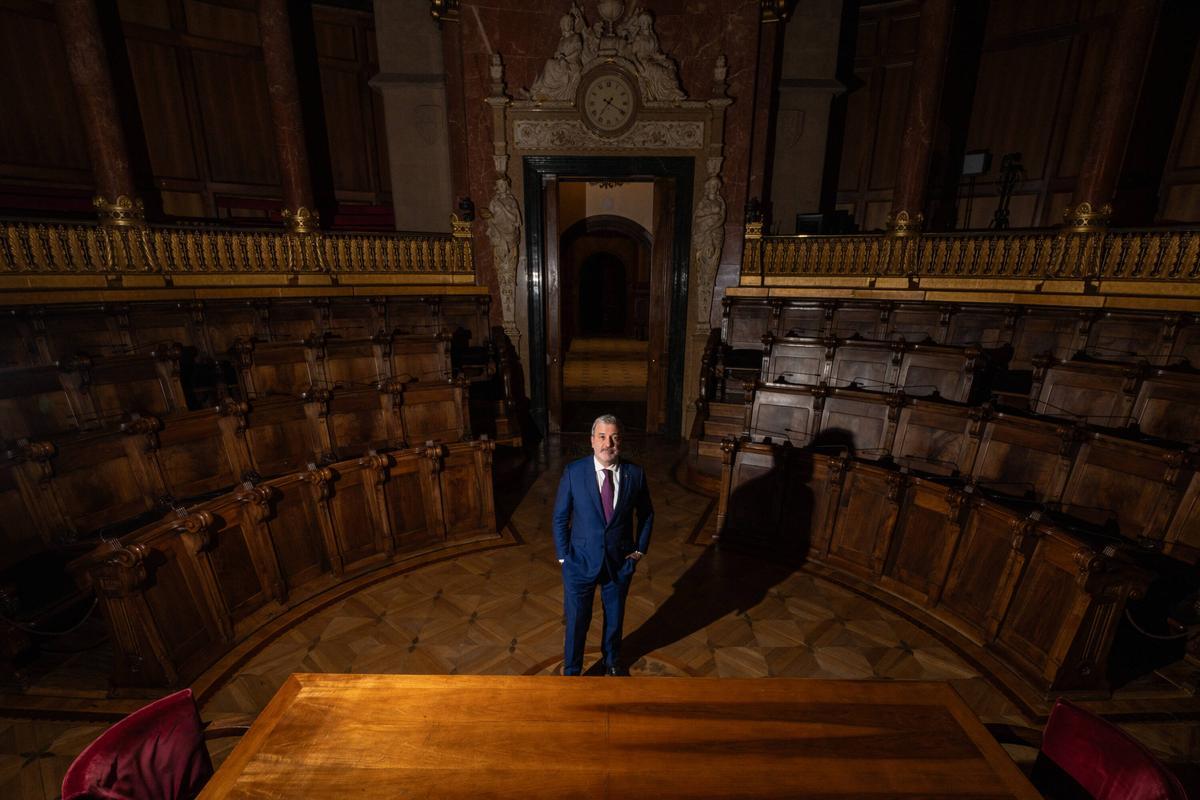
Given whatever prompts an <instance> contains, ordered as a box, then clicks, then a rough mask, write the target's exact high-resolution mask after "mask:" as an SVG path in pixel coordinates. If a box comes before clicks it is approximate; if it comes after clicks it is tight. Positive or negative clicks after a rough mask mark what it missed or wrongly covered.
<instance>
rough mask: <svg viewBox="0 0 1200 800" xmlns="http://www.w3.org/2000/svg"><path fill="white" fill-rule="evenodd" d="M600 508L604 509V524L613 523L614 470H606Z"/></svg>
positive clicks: (601, 489) (601, 490)
mask: <svg viewBox="0 0 1200 800" xmlns="http://www.w3.org/2000/svg"><path fill="white" fill-rule="evenodd" d="M600 506H601V508H603V509H604V522H605V523H606V524H607V523H609V522H611V521H612V515H613V479H612V470H611V469H606V470H604V486H602V487H600Z"/></svg>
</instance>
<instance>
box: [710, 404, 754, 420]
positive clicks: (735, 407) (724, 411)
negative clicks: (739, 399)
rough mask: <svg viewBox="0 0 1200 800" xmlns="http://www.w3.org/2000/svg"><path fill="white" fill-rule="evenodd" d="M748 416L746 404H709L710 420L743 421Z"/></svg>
mask: <svg viewBox="0 0 1200 800" xmlns="http://www.w3.org/2000/svg"><path fill="white" fill-rule="evenodd" d="M745 415H746V404H745V403H729V402H725V403H718V402H716V401H713V402H711V403H709V404H708V418H709V419H713V418H714V417H723V418H726V419H739V420H740V419H743V418H744V417H745Z"/></svg>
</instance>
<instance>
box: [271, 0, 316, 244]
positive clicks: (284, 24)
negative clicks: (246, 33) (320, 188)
mask: <svg viewBox="0 0 1200 800" xmlns="http://www.w3.org/2000/svg"><path fill="white" fill-rule="evenodd" d="M258 29H259V36H260V38H261V40H262V51H263V61H264V62H265V64H266V68H267V90H268V92H269V93H270V96H271V122H272V124H273V125H274V128H275V152H276V154H277V156H278V159H279V175H280V178H281V182H282V188H283V218H284V221H285V222H286V223H287V226H288V228H289V229H291V230H292V231H293V232H295V233H309V232H311V231H314V230H316V228H317V226H318V224H319V220H318V218H317V211H316V204H315V203H314V200H313V187H312V173H310V172H309V168H308V145H307V143H306V141H305V138H304V117H303V113H302V110H301V106H300V87H299V84H298V83H297V82H296V57H295V54H294V52H293V48H292V26H291V23H290V22H289V21H288V4H287V0H259V3H258ZM318 90H319V87H318Z"/></svg>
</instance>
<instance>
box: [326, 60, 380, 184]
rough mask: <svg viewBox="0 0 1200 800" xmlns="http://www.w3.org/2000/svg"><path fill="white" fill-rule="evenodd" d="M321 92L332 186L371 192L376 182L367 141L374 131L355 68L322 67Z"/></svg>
mask: <svg viewBox="0 0 1200 800" xmlns="http://www.w3.org/2000/svg"><path fill="white" fill-rule="evenodd" d="M321 94H322V99H323V100H324V103H325V128H326V130H327V131H328V132H329V154H330V161H331V162H332V166H333V182H334V186H336V187H337V188H338V189H339V190H344V191H354V192H370V191H373V190H374V189H375V188H376V181H374V180H373V177H374V176H373V175H372V161H373V159H372V158H371V146H370V144H371V142H372V141H373V139H374V131H372V130H371V118H370V114H369V113H367V112H365V111H364V109H363V83H362V80H361V79H360V77H359V75H358V73H357V72H356V71H346V70H345V69H344V68H340V67H333V66H322V68H321ZM367 100H368V102H369V100H370V94H369V93H368V94H367Z"/></svg>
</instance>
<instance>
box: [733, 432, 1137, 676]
mask: <svg viewBox="0 0 1200 800" xmlns="http://www.w3.org/2000/svg"><path fill="white" fill-rule="evenodd" d="M723 460H724V468H723V472H722V488H721V493H720V496H719V508H718V517H717V519H718V523H717V526H718V530H717V534H716V535H717V537H718V538H719V540H720V541H721V542H722V543H723V544H732V545H743V546H750V547H755V548H758V547H763V546H764V545H765V546H769V547H770V549H771V552H773V553H776V554H792V555H794V556H799V557H800V558H803V559H809V560H813V561H816V562H818V563H820V564H823V565H825V566H826V567H830V568H832V569H835V570H838V571H840V572H842V573H845V574H847V575H850V576H853V577H854V578H858V579H860V580H862V581H863V585H866V586H872V587H876V589H875V590H873V591H875V593H876V594H877V595H878V594H879V593H880V592H884V593H887V595H888V596H890V597H891V598H892V602H893V604H894V605H896V606H897V607H899V608H901V609H903V610H905V611H906V612H908V613H913V612H917V613H918V614H921V615H926V614H927V615H931V616H932V618H933V619H935V620H937V621H938V622H940V623H943V624H945V625H947V626H949V627H950V628H951V629H953V630H954V631H957V632H958V634H960V635H961V636H962V637H963V638H964V640H965V641H966V642H968V643H971V644H974V645H976V646H978V647H980V648H981V652H983V653H985V654H990V656H992V657H993V662H992V663H994V664H998V665H999V666H1000V668H1001V670H1000V671H1001V673H1002V674H1000V675H998V676H997V677H999V678H1001V679H1002V680H1004V681H1005V682H1006V683H1008V684H1009V685H1010V686H1012V687H1014V688H1016V689H1017V690H1018V691H1021V692H1022V693H1023V694H1029V693H1030V692H1029V690H1032V694H1033V695H1035V696H1038V695H1041V696H1044V695H1046V694H1048V693H1050V692H1065V691H1073V690H1081V691H1093V692H1095V691H1106V690H1108V689H1109V688H1110V680H1111V674H1110V672H1109V667H1108V663H1109V659H1108V656H1109V651H1110V649H1111V647H1112V643H1113V637H1114V635H1115V633H1116V629H1117V623H1118V622H1119V620H1120V619H1121V615H1122V611H1123V609H1124V607H1125V605H1126V603H1127V602H1128V601H1129V600H1130V599H1131V598H1136V597H1138V596H1139V594H1140V593H1141V592H1143V591H1144V590H1145V589H1146V587H1147V586H1148V585H1149V584H1150V582H1151V580H1152V579H1153V577H1154V576H1153V573H1152V572H1151V571H1149V570H1148V569H1147V568H1146V567H1145V566H1143V565H1140V564H1138V563H1137V562H1136V559H1134V558H1130V557H1128V554H1127V553H1126V552H1125V551H1123V550H1121V549H1119V548H1114V547H1112V546H1109V545H1107V544H1106V543H1105V542H1104V541H1103V540H1102V539H1096V538H1092V537H1089V536H1088V535H1087V534H1085V533H1081V532H1079V531H1076V530H1071V529H1068V528H1065V527H1063V526H1061V525H1058V524H1055V523H1053V522H1051V521H1050V520H1049V519H1047V518H1045V517H1043V516H1042V515H1040V514H1038V513H1037V512H1034V513H1026V512H1023V511H1018V510H1014V509H1012V508H1009V507H1006V506H1005V505H1004V504H1003V503H1001V502H997V501H996V500H993V499H988V498H987V497H984V496H983V495H982V494H981V493H980V492H978V491H977V490H976V489H975V488H974V487H972V486H969V485H967V486H963V485H957V484H953V483H951V484H947V483H945V482H941V481H938V480H932V479H928V478H923V477H918V476H915V475H911V474H906V473H905V472H903V471H901V470H899V469H897V468H896V467H894V466H888V465H884V464H877V463H867V462H864V461H861V460H858V459H854V458H851V457H847V456H845V455H844V454H839V453H826V452H820V451H814V450H800V449H797V448H793V447H789V446H786V445H783V446H781V445H772V444H761V443H752V442H749V441H744V440H743V441H734V440H729V441H728V442H727V443H726V446H725V448H724V459H723ZM764 537H768V538H769V539H770V541H764Z"/></svg>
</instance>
